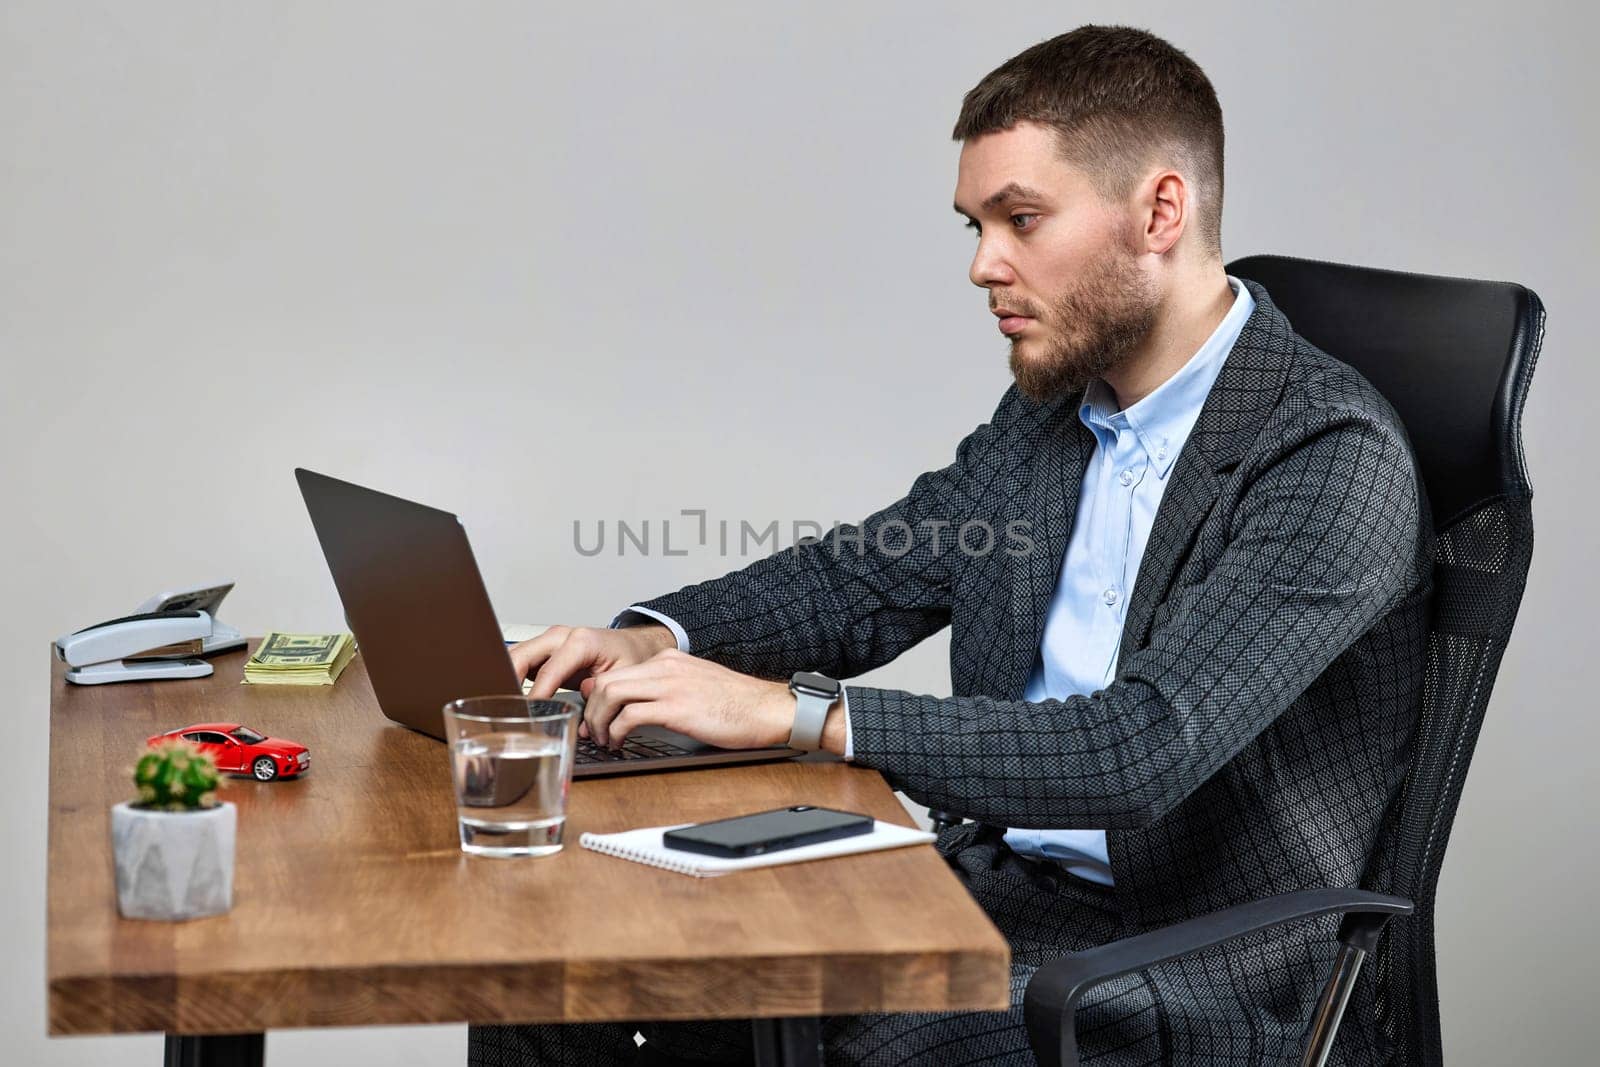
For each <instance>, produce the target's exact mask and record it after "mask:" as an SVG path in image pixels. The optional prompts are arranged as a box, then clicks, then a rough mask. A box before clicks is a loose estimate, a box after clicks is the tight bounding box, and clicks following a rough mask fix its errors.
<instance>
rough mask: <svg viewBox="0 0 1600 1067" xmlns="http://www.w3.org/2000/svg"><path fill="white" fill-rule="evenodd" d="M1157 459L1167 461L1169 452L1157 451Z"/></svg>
mask: <svg viewBox="0 0 1600 1067" xmlns="http://www.w3.org/2000/svg"><path fill="white" fill-rule="evenodd" d="M1156 458H1157V459H1166V458H1167V450H1166V449H1165V448H1158V449H1156Z"/></svg>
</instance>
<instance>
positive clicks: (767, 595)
mask: <svg viewBox="0 0 1600 1067" xmlns="http://www.w3.org/2000/svg"><path fill="white" fill-rule="evenodd" d="M1017 398H1018V393H1017V390H1016V387H1015V386H1012V387H1011V388H1009V389H1008V390H1007V391H1006V394H1005V396H1004V397H1002V399H1001V401H1000V405H999V407H998V408H997V409H996V411H995V414H994V415H993V416H992V417H991V419H990V421H989V422H986V423H984V424H983V425H981V426H979V427H978V428H977V429H975V430H973V431H972V432H971V433H970V434H968V435H967V436H966V437H965V438H964V439H963V440H962V441H961V443H960V445H958V446H957V448H956V456H955V462H954V463H952V464H950V465H949V466H948V467H945V468H943V469H941V470H937V471H930V472H928V473H926V474H923V475H921V476H920V477H918V478H917V479H916V481H915V482H914V483H913V484H912V486H911V489H910V491H909V492H908V493H907V494H906V495H905V496H903V497H901V498H900V499H899V500H897V501H895V502H894V503H893V504H890V505H889V506H888V507H886V508H883V509H882V510H880V511H877V512H875V513H873V514H872V515H870V516H868V517H867V518H866V519H864V520H862V521H861V522H860V523H859V524H854V525H851V524H846V525H840V526H838V527H836V528H835V529H834V530H832V531H830V532H829V533H828V534H827V535H826V536H825V537H823V538H821V539H807V540H803V541H802V542H800V543H798V544H796V545H795V546H793V547H792V548H787V549H783V550H781V551H778V552H776V553H774V554H773V555H771V556H768V557H766V558H764V559H760V560H757V561H755V562H754V563H752V564H750V565H749V566H747V567H745V568H743V569H742V570H738V571H734V572H733V573H732V574H728V575H725V576H723V577H721V578H715V579H712V580H710V581H706V582H700V583H698V584H696V585H691V586H688V587H686V588H684V589H681V590H679V591H678V592H676V593H669V594H667V595H666V596H662V597H657V598H655V599H653V600H646V601H643V602H642V603H641V604H640V605H639V606H640V607H643V608H647V609H649V610H650V611H652V612H654V613H657V614H658V615H662V616H666V617H668V618H671V619H673V620H675V621H676V622H677V623H678V625H679V626H681V627H682V628H683V630H684V632H685V634H686V635H687V638H688V646H689V647H690V648H691V649H693V651H694V654H695V655H697V656H700V657H702V658H705V659H710V660H714V661H716V662H718V663H722V664H724V665H725V666H728V667H731V668H733V669H734V670H738V671H742V672H744V673H745V674H752V675H756V676H758V677H762V678H787V677H788V676H789V675H790V674H792V673H794V672H795V671H797V670H817V671H822V672H823V673H825V674H829V675H831V676H833V677H838V678H849V677H852V676H854V675H857V674H860V673H862V672H863V671H868V670H871V669H872V668H874V667H878V666H881V665H883V664H885V663H888V662H889V661H890V660H892V659H894V658H895V657H896V656H898V655H900V654H901V653H902V652H904V651H906V650H907V649H909V648H911V647H912V646H913V645H915V644H917V643H918V642H919V641H921V640H923V639H924V638H926V637H928V636H929V635H931V634H933V633H936V632H937V631H939V630H940V629H942V628H943V627H945V626H947V625H949V622H950V597H951V592H950V590H951V585H952V578H953V576H952V568H953V567H955V566H956V560H957V559H959V557H960V554H959V553H958V552H956V551H954V550H953V548H952V544H953V538H954V536H955V533H954V531H955V529H957V528H959V526H960V525H961V524H962V523H963V522H964V521H967V519H968V518H970V517H971V516H972V515H973V507H974V502H975V501H978V500H981V499H983V498H984V493H983V489H984V487H985V486H986V485H988V484H989V482H990V481H991V480H992V479H993V478H995V477H998V476H999V474H1000V472H999V470H998V469H997V464H998V463H999V462H1000V453H1001V450H1000V449H999V448H998V447H997V442H998V441H999V440H1000V439H1001V437H1002V436H1003V435H1004V434H1005V432H1006V430H1007V425H1008V423H1009V422H1010V420H1011V419H1012V414H1013V410H1014V407H1015V404H1016V402H1017ZM941 524H942V525H941ZM997 535H998V531H997Z"/></svg>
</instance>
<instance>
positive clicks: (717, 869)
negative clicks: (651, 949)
mask: <svg viewBox="0 0 1600 1067" xmlns="http://www.w3.org/2000/svg"><path fill="white" fill-rule="evenodd" d="M692 825H694V824H693V823H678V824H676V825H674V826H647V827H645V828H644V829H642V830H624V831H623V832H622V833H619V834H584V835H583V836H581V837H579V838H578V844H580V845H582V846H583V847H584V848H587V849H592V850H594V851H595V852H604V853H605V854H606V855H608V856H620V857H621V858H622V859H625V860H633V861H634V862H635V863H648V864H649V865H650V866H652V867H662V868H665V869H666V870H669V871H677V872H678V873H679V874H688V875H693V876H694V877H696V878H715V877H717V876H718V875H722V874H731V873H733V872H734V871H743V870H748V869H749V868H751V867H774V866H777V865H778V864H780V863H804V862H806V861H807V860H821V859H828V858H829V857H832V856H849V855H851V854H853V853H857V852H877V851H878V850H880V849H885V848H903V847H904V846H906V845H921V844H924V843H926V842H929V841H932V840H933V836H934V835H933V834H931V833H929V832H928V831H926V830H918V829H915V828H914V827H910V826H896V825H895V824H894V823H888V822H883V821H881V820H874V821H873V824H872V832H871V833H869V834H858V835H857V836H855V837H842V838H839V839H838V840H837V841H822V842H819V843H817V844H815V845H802V846H800V847H799V848H789V849H784V850H783V851H782V852H769V853H767V854H765V855H762V856H741V857H739V858H737V859H725V858H723V857H721V856H701V855H698V854H696V853H694V852H681V851H679V850H678V849H675V848H667V847H666V846H665V845H663V844H662V843H661V835H662V834H664V833H666V832H667V831H668V830H677V829H680V828H682V827H684V826H692Z"/></svg>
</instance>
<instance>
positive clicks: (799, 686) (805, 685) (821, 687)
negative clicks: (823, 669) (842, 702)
mask: <svg viewBox="0 0 1600 1067" xmlns="http://www.w3.org/2000/svg"><path fill="white" fill-rule="evenodd" d="M789 688H790V689H792V690H794V691H795V692H799V693H806V694H808V695H810V696H818V697H826V698H827V699H829V700H834V699H837V698H838V696H839V690H840V689H842V688H843V687H842V686H841V685H840V684H839V683H838V681H836V680H835V679H833V678H829V677H828V676H827V675H825V674H813V673H812V672H810V671H801V672H800V673H799V674H796V675H795V676H794V677H793V678H791V679H789Z"/></svg>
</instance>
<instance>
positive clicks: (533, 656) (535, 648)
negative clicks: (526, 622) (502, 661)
mask: <svg viewBox="0 0 1600 1067" xmlns="http://www.w3.org/2000/svg"><path fill="white" fill-rule="evenodd" d="M571 629H572V628H571V627H570V626H552V627H550V629H548V630H546V631H545V632H544V633H542V634H540V635H539V636H538V637H531V638H529V639H528V640H526V641H518V642H517V643H516V644H514V645H512V646H511V647H510V648H509V649H507V650H506V651H508V652H510V653H511V666H513V667H514V668H516V671H517V677H518V678H526V677H527V676H528V672H529V671H531V670H533V669H534V668H535V667H537V666H539V664H541V663H543V662H544V661H545V660H546V659H548V658H549V657H550V653H552V652H554V651H555V650H556V648H557V647H558V646H559V645H560V644H561V642H562V641H565V640H566V638H567V633H568V632H569V631H570V630H571Z"/></svg>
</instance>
